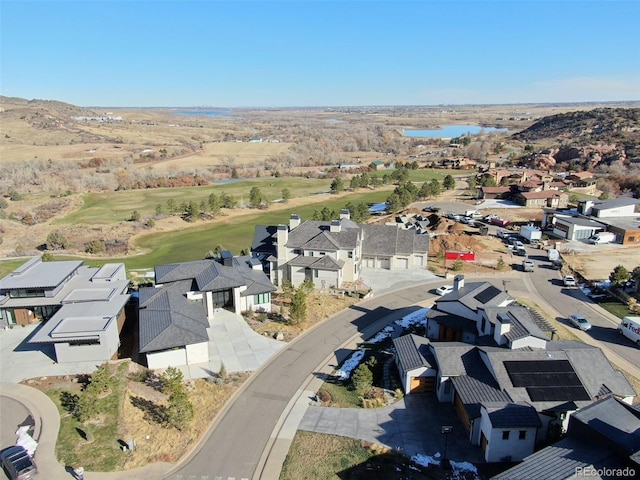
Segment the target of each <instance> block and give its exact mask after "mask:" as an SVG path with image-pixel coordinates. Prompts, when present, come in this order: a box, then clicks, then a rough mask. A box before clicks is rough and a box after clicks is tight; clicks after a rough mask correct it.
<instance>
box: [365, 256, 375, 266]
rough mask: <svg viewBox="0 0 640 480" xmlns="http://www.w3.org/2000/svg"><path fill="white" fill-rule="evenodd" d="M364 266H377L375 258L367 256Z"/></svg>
mask: <svg viewBox="0 0 640 480" xmlns="http://www.w3.org/2000/svg"><path fill="white" fill-rule="evenodd" d="M364 266H365V267H366V268H375V266H376V260H375V258H365V259H364Z"/></svg>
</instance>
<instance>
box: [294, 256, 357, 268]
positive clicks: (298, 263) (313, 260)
mask: <svg viewBox="0 0 640 480" xmlns="http://www.w3.org/2000/svg"><path fill="white" fill-rule="evenodd" d="M344 263H345V262H344V260H336V259H334V258H332V257H330V256H329V255H322V256H320V257H308V256H304V255H298V256H297V257H295V258H292V259H291V260H289V261H288V262H287V264H288V265H291V266H293V267H309V268H315V269H318V270H340V269H341V268H342V267H343V266H344Z"/></svg>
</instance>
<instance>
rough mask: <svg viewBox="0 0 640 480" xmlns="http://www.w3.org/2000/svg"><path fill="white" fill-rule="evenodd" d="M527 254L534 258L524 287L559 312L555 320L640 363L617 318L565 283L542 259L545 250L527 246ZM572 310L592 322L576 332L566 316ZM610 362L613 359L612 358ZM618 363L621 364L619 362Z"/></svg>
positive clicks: (543, 258)
mask: <svg viewBox="0 0 640 480" xmlns="http://www.w3.org/2000/svg"><path fill="white" fill-rule="evenodd" d="M514 258H515V257H514ZM529 258H531V259H532V260H534V261H535V263H536V269H535V271H534V272H533V274H532V275H531V276H530V280H531V283H530V284H529V283H528V284H527V287H528V288H527V289H528V290H529V291H530V292H531V293H533V294H537V296H538V297H540V298H541V299H544V300H546V302H547V303H549V304H550V305H551V307H553V309H554V310H556V313H559V314H560V316H557V317H556V320H558V321H559V322H561V323H563V324H565V325H567V326H569V328H570V329H573V330H574V333H576V335H577V336H578V337H579V338H584V337H590V338H591V339H593V340H596V341H598V342H601V345H598V346H601V347H602V348H603V350H605V349H609V350H610V351H611V352H613V353H614V354H616V355H618V356H620V357H622V358H623V359H625V360H627V361H628V362H630V363H631V364H633V365H636V366H640V349H638V348H637V347H636V346H635V345H634V343H633V342H632V341H631V340H629V339H628V338H626V337H624V336H622V335H620V334H619V333H618V332H617V330H616V327H617V326H618V324H619V323H620V319H618V318H617V317H615V316H614V315H612V314H609V313H608V312H606V311H603V310H602V309H601V308H600V307H598V306H597V304H596V303H595V302H593V300H591V299H590V298H588V297H587V296H586V295H585V294H584V293H583V292H582V291H581V290H580V289H578V288H567V287H565V286H564V285H563V283H562V279H561V275H560V273H559V271H558V270H553V269H551V268H550V262H548V261H547V260H546V252H544V251H541V250H537V249H529ZM572 313H580V314H582V315H584V316H585V317H586V318H588V319H589V322H591V325H592V328H591V330H589V331H588V332H580V331H578V330H577V329H575V328H573V327H572V326H571V325H570V324H569V322H568V320H567V317H568V316H569V315H570V314H572ZM590 343H591V342H590ZM614 363H617V362H615V360H614ZM618 366H619V367H621V368H623V367H624V366H623V365H618Z"/></svg>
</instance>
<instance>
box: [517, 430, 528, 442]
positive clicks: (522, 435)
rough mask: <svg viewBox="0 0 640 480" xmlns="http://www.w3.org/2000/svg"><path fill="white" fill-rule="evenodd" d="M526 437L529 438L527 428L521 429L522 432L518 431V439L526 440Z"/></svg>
mask: <svg viewBox="0 0 640 480" xmlns="http://www.w3.org/2000/svg"><path fill="white" fill-rule="evenodd" d="M525 438H527V431H526V430H520V432H518V439H520V440H524V439H525Z"/></svg>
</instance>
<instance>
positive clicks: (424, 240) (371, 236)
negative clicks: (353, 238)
mask: <svg viewBox="0 0 640 480" xmlns="http://www.w3.org/2000/svg"><path fill="white" fill-rule="evenodd" d="M362 230H363V231H364V239H363V242H362V252H363V254H364V255H382V256H393V255H410V254H412V253H427V252H428V251H429V235H420V234H417V233H416V232H415V231H413V230H403V229H401V228H398V227H396V226H393V225H362Z"/></svg>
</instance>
